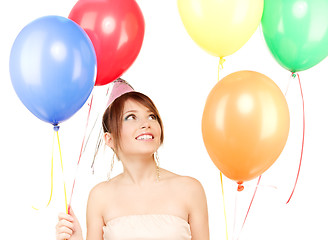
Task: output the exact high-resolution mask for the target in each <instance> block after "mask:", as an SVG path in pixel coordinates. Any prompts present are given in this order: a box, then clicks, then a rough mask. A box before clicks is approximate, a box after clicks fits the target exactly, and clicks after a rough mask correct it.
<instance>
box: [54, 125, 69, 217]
mask: <svg viewBox="0 0 328 240" xmlns="http://www.w3.org/2000/svg"><path fill="white" fill-rule="evenodd" d="M56 132H57V140H58V148H59V156H60V165H61V169H62V173H63V176H64V167H63V158H62V154H61V148H60V141H59V134H58V131H56ZM63 181H64V194H65V209H66V213H67V214H68V206H67V194H66V185H65V179H64V180H63Z"/></svg>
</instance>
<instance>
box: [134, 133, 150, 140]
mask: <svg viewBox="0 0 328 240" xmlns="http://www.w3.org/2000/svg"><path fill="white" fill-rule="evenodd" d="M152 139H154V136H153V134H150V133H143V134H140V135H139V136H138V137H136V140H152Z"/></svg>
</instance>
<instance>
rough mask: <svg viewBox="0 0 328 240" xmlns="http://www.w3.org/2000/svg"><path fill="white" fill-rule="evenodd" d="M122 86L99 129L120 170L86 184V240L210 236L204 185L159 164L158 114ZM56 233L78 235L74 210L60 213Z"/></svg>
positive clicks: (197, 239) (202, 239) (74, 239)
mask: <svg viewBox="0 0 328 240" xmlns="http://www.w3.org/2000/svg"><path fill="white" fill-rule="evenodd" d="M121 84H122V82H121ZM123 84H125V83H124V82H123ZM123 92H125V93H124V94H122V95H121V96H119V97H117V98H116V99H115V100H114V101H113V102H112V103H111V104H110V105H109V107H108V108H107V109H106V111H105V113H104V115H103V129H104V140H105V143H106V145H107V146H109V147H110V148H112V149H113V151H114V153H115V154H116V156H117V158H118V159H119V160H120V161H121V162H122V164H123V169H124V171H123V173H121V174H119V175H118V176H116V177H114V178H113V179H110V180H109V181H106V182H102V183H100V184H98V185H96V186H95V187H94V188H93V189H92V190H91V192H90V195H89V199H88V205H87V236H86V238H87V240H102V239H104V240H123V239H124V240H139V239H142V240H148V239H156V240H187V239H192V240H207V239H209V227H208V212H207V203H206V197H205V193H204V190H203V187H202V186H201V184H200V183H199V182H198V181H197V180H196V179H194V178H191V177H186V176H180V175H177V174H174V173H172V172H170V171H167V170H165V169H162V168H159V166H158V164H157V161H156V154H157V149H158V148H159V147H160V145H161V144H162V143H163V126H162V120H161V118H160V115H159V113H158V111H157V109H156V107H155V105H154V104H153V102H152V101H151V99H149V98H148V97H147V96H145V95H144V94H142V93H139V92H135V91H132V90H131V91H129V90H128V91H125V90H124V91H123ZM56 235H57V240H63V239H69V240H82V239H83V237H82V230H81V227H80V224H79V222H78V220H77V218H76V216H75V215H74V213H73V211H71V213H70V214H64V213H60V214H59V222H58V224H57V226H56Z"/></svg>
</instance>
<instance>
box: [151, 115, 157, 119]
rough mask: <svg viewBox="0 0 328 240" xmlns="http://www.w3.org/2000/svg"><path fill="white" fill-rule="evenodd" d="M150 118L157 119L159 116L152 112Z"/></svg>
mask: <svg viewBox="0 0 328 240" xmlns="http://www.w3.org/2000/svg"><path fill="white" fill-rule="evenodd" d="M149 119H150V120H157V116H156V115H155V114H150V115H149Z"/></svg>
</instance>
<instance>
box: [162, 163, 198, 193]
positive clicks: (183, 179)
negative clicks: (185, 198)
mask: <svg viewBox="0 0 328 240" xmlns="http://www.w3.org/2000/svg"><path fill="white" fill-rule="evenodd" d="M162 171H163V175H164V177H165V179H166V180H168V181H169V182H170V183H171V185H173V186H175V187H176V188H179V189H184V191H183V192H184V193H191V194H194V193H197V192H204V189H203V186H202V184H201V183H200V182H199V181H198V180H197V179H196V178H193V177H190V176H182V175H178V174H175V173H173V172H170V171H168V170H165V169H162Z"/></svg>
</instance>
